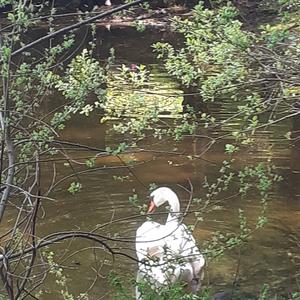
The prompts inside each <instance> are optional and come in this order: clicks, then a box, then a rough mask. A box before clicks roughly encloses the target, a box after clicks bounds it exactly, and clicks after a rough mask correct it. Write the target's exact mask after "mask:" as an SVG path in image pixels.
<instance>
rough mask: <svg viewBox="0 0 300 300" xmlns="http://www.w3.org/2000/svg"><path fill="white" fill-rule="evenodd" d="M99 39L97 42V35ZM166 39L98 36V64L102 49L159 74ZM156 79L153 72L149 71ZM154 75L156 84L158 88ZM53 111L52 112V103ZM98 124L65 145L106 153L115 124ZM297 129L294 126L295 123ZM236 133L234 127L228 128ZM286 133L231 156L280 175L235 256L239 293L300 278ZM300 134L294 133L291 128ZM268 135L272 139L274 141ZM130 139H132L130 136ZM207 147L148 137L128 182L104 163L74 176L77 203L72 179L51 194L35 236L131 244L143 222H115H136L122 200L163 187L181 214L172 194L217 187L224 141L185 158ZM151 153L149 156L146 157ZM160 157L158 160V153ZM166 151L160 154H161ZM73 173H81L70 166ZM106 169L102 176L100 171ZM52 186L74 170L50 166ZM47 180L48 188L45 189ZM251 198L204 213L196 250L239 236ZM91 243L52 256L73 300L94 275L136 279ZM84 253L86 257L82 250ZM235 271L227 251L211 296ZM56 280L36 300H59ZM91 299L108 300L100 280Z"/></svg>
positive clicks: (298, 207)
mask: <svg viewBox="0 0 300 300" xmlns="http://www.w3.org/2000/svg"><path fill="white" fill-rule="evenodd" d="M99 34H100V33H99ZM164 35H165V34H162V35H161V36H157V35H155V34H146V33H144V34H136V33H134V34H132V32H124V31H122V30H112V31H111V32H103V33H102V36H103V41H102V42H100V39H99V45H98V46H99V57H105V55H106V53H107V49H109V48H110V47H112V46H113V47H115V48H116V55H117V57H119V59H118V61H119V62H125V63H128V64H130V63H144V64H148V65H149V67H150V68H152V69H155V70H161V68H160V66H158V65H156V61H155V59H154V58H153V55H152V54H151V48H150V45H151V43H152V42H153V41H154V40H156V39H157V38H159V39H162V38H164ZM156 73H157V74H158V72H156ZM161 77H163V76H161V75H158V76H157V79H155V78H154V79H153V80H154V81H155V80H160V81H161ZM49 105H51V104H49ZM212 110H213V113H214V114H216V116H217V117H221V118H223V119H225V118H226V117H228V116H230V115H231V111H232V110H231V104H230V103H229V102H226V101H225V103H223V104H219V105H215V106H214V107H212ZM99 118H100V116H99V115H97V113H94V114H92V115H91V116H90V117H88V118H86V117H83V116H77V117H74V119H73V120H72V121H71V122H70V124H69V126H68V127H67V129H66V130H64V131H63V133H62V135H63V138H65V139H67V140H69V141H73V142H76V143H82V144H85V145H89V146H93V147H97V148H100V149H103V148H105V147H106V146H112V145H115V144H117V143H118V142H121V141H122V137H120V136H118V135H116V134H114V133H113V132H112V130H111V128H112V125H113V122H107V123H105V124H100V122H99ZM294 123H295V122H294ZM234 125H235V124H233V127H234ZM293 126H296V125H295V124H294V125H293V121H292V120H288V121H286V122H285V123H282V124H280V125H276V126H273V127H272V128H268V129H267V130H261V131H259V132H258V133H257V138H258V141H259V142H258V143H257V144H256V147H255V148H251V149H244V150H242V151H241V152H240V154H239V155H238V157H236V162H235V167H236V168H239V167H240V166H241V165H242V164H243V163H244V162H245V161H247V163H249V164H251V163H255V162H258V161H264V162H266V161H268V160H269V159H272V160H273V161H274V162H275V163H276V165H277V166H278V170H279V173H280V174H281V175H283V176H284V181H283V182H281V183H280V184H279V185H278V186H277V188H276V189H275V190H274V191H273V193H272V196H271V198H272V201H271V202H270V208H269V223H268V225H267V226H266V227H265V228H264V229H263V230H261V231H260V232H258V233H257V234H256V236H255V237H254V238H253V239H252V240H251V241H250V242H249V244H248V245H246V246H245V247H242V249H241V257H240V270H239V275H238V280H239V284H240V286H241V288H242V289H245V290H249V291H251V290H255V291H257V290H260V288H261V286H262V284H263V283H270V284H272V285H273V286H275V287H276V288H278V290H281V289H284V290H285V291H288V290H290V289H295V288H296V274H297V273H298V276H299V269H300V268H299V266H300V252H299V245H300V233H299V232H300V187H299V183H300V175H299V171H300V166H299V161H300V154H299V149H297V148H296V147H295V146H292V145H290V144H289V142H288V141H286V140H284V139H283V135H284V134H285V132H286V131H290V130H291V129H292V127H293ZM298 129H299V128H298ZM228 130H229V131H230V130H231V129H230V127H227V128H218V129H216V132H215V133H214V134H216V135H218V134H221V133H222V132H224V133H226V132H227V131H228ZM274 130H275V133H274ZM128 138H129V137H128ZM206 142H207V141H205V139H204V140H201V139H200V140H198V141H197V143H195V142H194V141H193V140H191V139H185V140H183V141H182V142H178V143H175V142H172V141H154V140H153V139H152V138H150V137H149V138H148V139H146V140H145V142H144V143H143V144H142V145H140V146H141V147H142V148H144V149H146V150H147V151H144V152H138V153H136V154H133V155H131V156H130V157H126V155H124V156H123V160H124V161H126V160H129V159H130V160H132V159H133V160H134V161H135V162H136V163H137V166H136V167H134V168H133V171H134V174H135V176H136V177H137V178H138V179H139V181H138V180H137V179H136V177H135V176H130V177H129V180H125V181H124V182H120V181H116V180H114V179H113V176H120V175H128V168H124V167H118V166H120V165H122V163H120V161H119V160H118V159H117V158H116V157H102V158H98V159H97V161H96V166H97V167H99V169H98V170H95V171H93V172H88V173H84V174H81V175H79V179H80V182H81V183H82V185H83V189H82V190H81V191H80V192H79V193H78V194H76V195H74V196H73V195H71V194H70V193H68V192H66V188H68V186H69V184H70V182H72V181H73V180H74V178H70V179H68V180H65V181H63V182H62V183H61V184H60V185H59V186H57V188H56V190H55V194H52V195H50V196H52V197H53V198H55V199H56V202H48V203H45V204H44V209H45V211H46V215H45V217H44V218H43V219H41V220H40V225H39V228H38V230H39V234H40V235H45V234H48V233H52V232H56V231H64V230H72V229H73V230H77V229H80V230H92V229H93V228H95V227H96V226H97V225H98V224H103V223H106V222H110V221H112V223H111V224H110V225H108V226H106V227H104V228H103V229H102V230H101V231H99V232H102V233H106V234H108V233H109V234H111V235H114V234H117V233H118V234H119V235H120V236H121V237H127V238H130V239H131V238H132V239H133V238H134V235H135V230H136V229H137V227H138V226H139V225H140V224H141V223H142V222H143V221H144V218H143V217H133V218H129V219H128V220H123V221H119V222H115V221H116V220H118V219H122V218H126V217H130V216H133V215H136V214H138V211H137V210H136V209H135V208H133V207H132V205H130V204H129V202H128V197H129V196H130V195H132V194H133V190H135V191H136V193H137V194H138V196H139V197H140V198H141V199H143V198H144V199H146V196H147V194H148V190H147V188H146V187H148V186H149V184H150V183H153V182H155V183H156V184H157V185H160V186H162V185H167V186H169V187H171V188H172V189H174V190H175V191H176V192H178V194H179V195H180V199H181V204H182V207H183V209H184V208H185V207H186V205H187V203H188V199H189V195H188V194H187V193H186V192H185V191H184V190H183V189H182V188H181V187H180V186H179V184H180V185H183V186H185V187H188V179H190V180H191V182H192V184H193V186H194V189H195V192H194V195H195V196H197V195H201V193H203V191H202V188H201V187H202V182H203V178H204V176H207V177H208V179H209V180H210V181H214V180H215V179H216V178H217V177H218V176H219V172H218V170H219V166H220V163H221V162H222V160H223V159H225V156H224V144H225V143H226V142H228V140H227V141H226V140H222V141H221V142H220V143H216V144H215V145H213V146H212V147H211V149H210V150H209V151H208V152H206V153H205V154H204V155H203V156H202V158H201V159H198V160H193V161H190V160H189V159H187V158H186V156H187V155H189V154H195V153H198V154H199V153H202V151H203V150H204V149H205V145H206ZM174 148H177V149H178V150H177V151H178V152H180V151H183V152H184V155H182V156H181V155H174V154H171V153H170V151H173V150H174ZM152 150H155V151H156V152H155V151H152ZM159 151H161V152H159ZM164 151H165V152H164ZM69 154H70V155H72V157H73V158H74V159H75V158H76V159H77V160H80V161H81V162H84V159H80V158H82V157H87V156H89V155H91V154H92V155H94V154H95V152H89V151H85V152H79V151H75V150H70V152H69ZM73 166H74V168H75V170H77V171H78V170H81V169H83V167H80V166H78V165H76V164H73ZM104 166H106V167H104ZM44 168H45V169H44V170H46V171H45V172H47V173H48V172H49V174H51V166H49V165H47V166H46V165H45V166H44ZM56 171H57V174H58V178H62V177H63V176H65V175H67V174H71V173H72V170H71V169H70V167H69V166H66V165H64V164H63V163H60V164H56ZM50 180H51V179H50V178H47V180H46V182H44V185H45V187H46V186H47V184H49V182H50ZM251 197H253V198H251V199H250V197H249V198H247V199H244V200H243V201H241V200H240V199H238V198H232V199H231V200H226V201H224V202H222V203H221V205H220V210H217V211H214V212H210V213H209V214H207V215H206V219H205V220H204V221H203V222H202V223H200V224H199V225H198V227H197V228H196V229H195V232H194V235H195V237H196V239H197V240H198V241H199V243H200V245H201V244H203V243H204V242H205V241H208V240H209V239H210V237H211V234H212V232H214V231H216V230H219V231H226V232H230V231H237V230H238V222H237V216H238V213H237V210H238V208H239V207H242V208H243V209H244V210H245V212H246V215H247V217H248V218H249V220H254V219H255V218H256V216H257V209H258V201H256V200H257V199H256V198H255V197H256V196H255V195H252V196H251ZM185 222H186V223H187V224H191V223H192V222H193V216H192V215H191V216H189V217H187V218H186V220H185ZM122 245H123V247H124V248H125V249H123V251H125V252H126V253H128V254H130V255H132V256H134V255H135V254H134V251H133V250H134V242H129V243H126V244H122ZM93 246H95V245H94V244H93V243H89V242H85V241H82V240H76V241H69V242H66V243H64V244H62V245H57V246H56V247H55V250H56V254H57V262H59V263H61V264H62V265H64V266H66V271H65V272H66V274H67V275H68V279H69V287H70V290H71V291H72V293H74V294H75V295H78V294H79V293H80V292H84V291H85V290H86V289H88V288H89V286H90V285H91V284H93V280H94V277H95V276H96V272H97V270H98V271H99V273H100V274H102V275H103V276H105V275H106V274H107V272H108V271H110V270H113V269H114V270H116V271H117V272H119V273H120V274H121V275H125V276H126V277H127V278H129V277H134V276H135V272H136V264H135V262H133V261H131V260H128V259H126V258H122V257H116V260H115V262H112V259H111V257H110V256H109V255H108V254H107V255H106V256H107V260H106V261H105V262H104V264H103V265H102V261H103V257H104V256H105V255H104V254H103V251H102V250H101V249H97V250H93V251H91V249H90V247H93ZM82 249H85V250H82ZM77 250H78V251H79V250H82V251H79V252H78V253H77V254H75V255H74V256H71V257H68V256H69V255H70V254H72V253H73V252H74V251H77ZM237 265H238V251H229V252H228V253H226V255H225V256H224V257H223V258H221V259H219V260H217V261H215V262H213V263H211V264H209V266H208V271H207V273H206V278H205V284H207V285H211V286H213V287H216V290H219V289H222V288H228V287H230V286H231V284H232V282H233V281H234V279H235V272H236V269H237ZM57 289H58V287H57V285H56V284H55V282H54V280H53V278H51V277H50V278H49V279H48V282H47V290H46V291H45V293H44V295H43V296H42V297H41V299H44V300H48V299H49V300H50V299H54V297H55V299H57V298H56V297H57V294H55V295H56V296H54V294H53V290H57ZM89 295H90V299H92V300H94V299H110V297H111V295H110V294H109V288H108V285H107V281H106V279H105V278H100V277H99V278H98V279H97V281H96V282H95V283H94V285H93V288H92V289H91V290H90V291H89Z"/></svg>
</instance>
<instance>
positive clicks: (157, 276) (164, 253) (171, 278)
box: [136, 187, 205, 299]
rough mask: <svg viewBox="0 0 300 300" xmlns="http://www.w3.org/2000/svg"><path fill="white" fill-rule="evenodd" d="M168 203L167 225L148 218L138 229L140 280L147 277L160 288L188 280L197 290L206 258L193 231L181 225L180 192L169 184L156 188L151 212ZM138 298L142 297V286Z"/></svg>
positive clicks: (151, 201) (191, 288) (151, 195)
mask: <svg viewBox="0 0 300 300" xmlns="http://www.w3.org/2000/svg"><path fill="white" fill-rule="evenodd" d="M165 202H168V204H169V214H168V218H167V221H166V224H165V225H161V224H159V223H157V222H153V221H146V222H144V223H143V224H142V225H141V226H140V227H139V228H138V229H137V232H136V254H137V257H138V260H139V270H138V275H137V282H139V281H140V280H141V279H142V278H146V279H148V280H149V281H150V283H151V284H152V285H153V287H154V288H158V287H161V286H164V285H168V284H172V283H174V282H177V281H182V282H186V283H187V288H188V291H189V292H192V293H196V292H197V291H198V290H199V288H200V284H201V280H202V279H203V266H204V264H205V259H204V257H203V255H202V254H201V252H200V250H199V249H198V247H197V246H196V243H195V239H194V238H193V236H192V234H191V232H190V231H189V230H188V229H187V227H186V226H185V225H184V224H181V221H180V220H181V216H180V204H179V200H178V197H177V195H176V194H175V193H174V192H173V191H172V190H171V189H169V188H167V187H160V188H158V189H156V190H155V191H153V192H152V193H151V194H150V204H149V209H148V213H150V212H153V211H154V210H155V208H156V207H159V206H161V205H162V204H164V203H165ZM136 299H142V298H141V294H140V292H139V290H138V287H137V289H136Z"/></svg>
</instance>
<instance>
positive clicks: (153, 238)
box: [135, 221, 165, 261]
mask: <svg viewBox="0 0 300 300" xmlns="http://www.w3.org/2000/svg"><path fill="white" fill-rule="evenodd" d="M163 227H164V226H163V225H161V224H159V223H156V222H152V221H147V222H144V223H143V224H142V225H141V226H140V227H139V228H138V229H137V231H136V239H135V248H136V254H137V257H138V260H139V261H141V260H143V259H145V258H151V256H157V255H158V254H159V253H160V252H161V251H162V247H163V245H164V243H165V241H164V236H163V234H162V233H163Z"/></svg>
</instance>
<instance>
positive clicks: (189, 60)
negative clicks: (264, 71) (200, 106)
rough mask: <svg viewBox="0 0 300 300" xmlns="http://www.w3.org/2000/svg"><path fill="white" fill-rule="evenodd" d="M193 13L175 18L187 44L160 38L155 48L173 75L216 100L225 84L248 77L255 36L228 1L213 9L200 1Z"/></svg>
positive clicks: (231, 89)
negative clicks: (176, 44) (180, 45)
mask: <svg viewBox="0 0 300 300" xmlns="http://www.w3.org/2000/svg"><path fill="white" fill-rule="evenodd" d="M194 13H195V16H194V18H193V19H183V20H181V19H179V18H174V19H173V26H174V28H175V30H176V31H178V32H179V33H181V34H182V35H183V36H184V39H185V47H184V48H181V49H180V50H175V48H174V47H173V46H171V45H170V44H168V43H161V42H158V43H156V44H155V45H154V50H155V51H156V52H157V53H158V58H163V59H164V61H165V67H166V69H167V71H168V73H169V74H170V75H172V76H174V77H175V78H177V79H178V80H179V81H181V82H182V84H184V85H185V86H197V87H198V88H199V89H200V93H201V96H202V98H203V100H205V101H208V100H210V101H213V100H214V99H215V97H217V96H218V95H220V94H221V93H222V91H224V87H226V86H233V85H234V83H237V82H242V81H243V80H244V79H245V76H246V75H247V61H246V59H245V58H246V57H247V53H248V48H249V47H250V45H251V42H252V40H253V36H252V35H251V34H249V33H246V32H243V31H242V30H241V26H242V24H241V23H240V22H239V21H237V20H236V19H235V17H236V16H237V12H236V10H235V8H234V7H233V6H231V5H229V4H228V5H227V6H224V7H221V8H219V9H218V10H215V11H214V10H208V9H205V8H204V7H203V5H202V4H201V3H200V4H199V5H197V6H196V7H195V9H194ZM229 90H230V91H234V90H235V89H234V88H233V87H231V88H229ZM227 92H228V90H227Z"/></svg>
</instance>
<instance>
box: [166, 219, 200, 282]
mask: <svg viewBox="0 0 300 300" xmlns="http://www.w3.org/2000/svg"><path fill="white" fill-rule="evenodd" d="M167 245H168V247H169V248H170V251H171V253H173V257H178V263H177V264H176V265H177V267H178V270H180V272H183V271H184V270H186V271H188V273H189V274H191V276H192V278H194V277H198V276H199V277H200V275H199V274H200V273H201V269H202V268H203V266H204V265H205V259H204V256H203V255H202V254H201V252H200V250H199V248H198V246H197V245H196V241H195V239H194V237H193V235H192V233H191V232H190V230H189V229H188V228H187V227H186V226H185V225H184V224H177V228H176V230H174V232H173V234H172V235H170V237H169V238H168V242H167Z"/></svg>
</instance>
